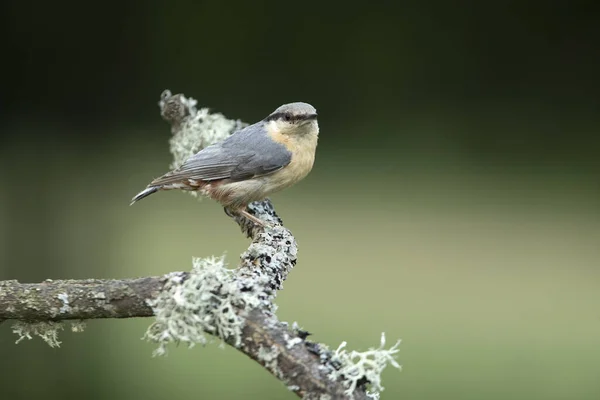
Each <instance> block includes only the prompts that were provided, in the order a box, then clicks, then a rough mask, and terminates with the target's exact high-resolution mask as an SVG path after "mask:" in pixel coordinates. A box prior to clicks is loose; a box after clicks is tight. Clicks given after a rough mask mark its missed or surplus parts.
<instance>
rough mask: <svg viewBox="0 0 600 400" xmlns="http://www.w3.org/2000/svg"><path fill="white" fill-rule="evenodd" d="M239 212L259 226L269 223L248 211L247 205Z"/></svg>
mask: <svg viewBox="0 0 600 400" xmlns="http://www.w3.org/2000/svg"><path fill="white" fill-rule="evenodd" d="M238 212H239V213H240V214H241V215H243V216H244V217H246V218H248V219H249V220H250V221H252V222H254V223H255V224H257V225H259V226H263V227H264V226H267V223H266V222H265V221H262V220H260V219H259V218H256V217H255V216H254V215H252V214H250V213H249V212H248V211H246V208H245V207H244V208H241V209H239V210H238Z"/></svg>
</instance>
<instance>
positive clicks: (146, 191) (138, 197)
mask: <svg viewBox="0 0 600 400" xmlns="http://www.w3.org/2000/svg"><path fill="white" fill-rule="evenodd" d="M159 189H160V186H148V187H147V188H146V189H144V190H142V191H141V192H139V193H138V194H137V195H136V196H135V197H134V198H133V199H131V203H130V204H129V205H130V206H132V205H133V203H135V202H136V201H138V200H141V199H143V198H144V197H146V196H150V195H151V194H152V193H156V192H158V190H159Z"/></svg>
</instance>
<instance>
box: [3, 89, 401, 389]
mask: <svg viewBox="0 0 600 400" xmlns="http://www.w3.org/2000/svg"><path fill="white" fill-rule="evenodd" d="M159 105H160V107H161V114H162V116H163V118H164V119H165V120H167V121H169V122H170V123H171V125H172V132H173V134H174V136H173V138H172V139H171V152H172V153H173V155H174V159H175V161H174V166H177V165H179V164H180V163H181V162H182V161H183V160H184V159H186V158H187V157H189V156H190V155H191V154H193V153H195V152H197V151H198V150H200V148H202V147H204V146H207V145H209V144H211V143H212V142H215V141H218V140H221V139H223V138H224V137H225V136H226V135H228V134H231V133H232V132H233V131H235V130H237V129H239V128H240V127H242V126H243V125H244V124H243V123H241V122H240V121H231V120H227V119H225V118H224V117H223V116H222V115H221V114H210V113H209V112H208V110H207V109H201V110H196V108H195V100H193V99H187V98H185V97H184V96H183V95H175V96H171V94H170V92H168V91H165V92H164V93H163V95H162V97H161V101H160V103H159ZM249 212H251V213H252V214H254V215H256V216H257V217H259V218H260V219H261V220H263V221H266V222H268V223H269V224H270V227H267V228H265V229H263V228H259V227H257V226H255V225H254V224H253V223H251V222H249V221H247V220H245V219H243V218H242V217H240V216H233V218H234V219H235V221H236V222H237V223H238V224H239V225H240V227H241V229H242V231H243V232H244V233H245V234H246V235H247V236H248V237H250V238H252V239H253V241H252V243H251V244H250V247H249V248H248V250H247V251H246V252H244V253H243V254H242V256H241V262H240V265H239V266H238V267H237V269H235V270H230V269H227V268H225V265H224V263H223V259H215V258H212V259H196V260H194V268H193V269H192V271H191V272H173V273H170V274H167V275H165V276H158V277H145V278H137V279H123V280H99V279H87V280H47V281H44V282H41V283H34V284H31V283H19V282H17V281H14V280H10V281H1V282H0V324H1V323H2V322H3V321H4V320H7V319H14V320H19V321H25V322H26V323H33V324H34V325H35V324H36V323H46V324H47V323H48V322H57V321H63V320H85V319H97V318H131V317H150V316H155V322H154V323H153V324H152V325H151V326H150V328H149V329H148V332H147V333H146V337H147V338H148V339H149V340H151V341H154V342H157V343H159V345H160V347H159V349H158V350H157V353H158V354H161V353H163V352H165V351H166V345H167V344H168V343H171V342H185V343H188V344H190V345H193V344H195V343H203V342H205V340H206V339H205V336H204V334H205V333H209V334H212V335H216V336H219V337H220V338H222V339H223V340H224V341H225V342H227V343H228V344H230V345H232V346H233V347H235V348H237V349H239V350H240V351H241V352H243V353H244V354H246V355H247V356H249V357H250V358H252V359H253V360H255V361H257V362H258V363H259V364H260V365H262V366H263V367H264V368H266V369H267V370H268V371H269V372H271V373H272V374H273V375H274V376H275V377H277V378H278V379H280V380H281V381H282V382H284V384H286V385H287V387H288V388H289V389H290V390H291V391H293V392H294V393H296V394H297V395H298V396H301V397H303V398H307V399H366V398H369V394H368V393H367V392H366V388H365V386H366V384H367V383H370V384H371V385H372V386H373V387H374V389H375V390H382V389H383V388H382V387H381V385H380V380H379V379H380V378H379V374H380V372H381V370H383V368H385V366H386V365H387V364H388V363H392V364H393V365H396V366H397V364H395V361H393V357H394V354H395V353H396V352H397V349H396V347H397V344H396V346H393V347H392V348H391V349H389V350H384V349H383V345H384V341H383V338H382V345H381V347H380V348H379V349H377V350H372V351H370V352H365V353H356V352H353V353H351V354H347V353H346V352H345V350H343V347H344V345H345V344H342V346H340V348H339V349H338V350H337V351H335V352H331V351H329V350H328V349H327V347H326V346H324V345H320V344H317V343H314V342H311V341H308V340H306V337H307V336H308V333H307V332H305V331H303V330H301V329H298V328H297V327H295V326H294V327H290V326H288V324H287V323H285V322H281V321H279V320H278V319H277V317H276V316H275V315H274V309H275V306H274V303H273V300H274V299H275V296H276V294H277V291H278V290H281V289H282V288H283V282H284V281H285V279H286V278H287V276H288V273H289V272H290V271H291V269H292V268H293V267H294V265H295V264H296V253H297V247H296V241H295V239H294V237H293V236H292V234H291V232H290V231H289V230H287V229H286V228H284V227H283V226H282V222H281V219H280V218H279V217H278V216H277V214H276V213H275V210H274V208H273V206H272V204H271V202H270V201H269V200H265V201H262V202H256V203H252V204H251V205H250V206H249ZM23 326H25V328H24V327H23ZM39 329H41V328H35V329H33V330H32V331H31V332H33V333H36V334H38V335H40V336H42V334H40V333H39ZM23 330H25V333H23V332H22V331H23ZM15 331H18V332H19V333H20V334H21V337H25V336H29V333H27V328H26V325H23V324H21V325H19V328H18V329H16V330H15ZM53 334H54V335H55V334H56V332H55V331H54V333H53ZM357 357H358V358H359V361H358V362H356V361H354V360H355V359H356V358H357Z"/></svg>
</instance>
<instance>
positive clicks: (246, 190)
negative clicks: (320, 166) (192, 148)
mask: <svg viewBox="0 0 600 400" xmlns="http://www.w3.org/2000/svg"><path fill="white" fill-rule="evenodd" d="M318 136H319V125H318V123H317V110H316V109H315V108H314V107H313V106H311V105H310V104H307V103H290V104H284V105H282V106H281V107H279V108H278V109H276V110H275V111H273V112H272V113H271V114H270V115H269V116H268V117H266V118H265V119H263V120H262V121H260V122H257V123H255V124H253V125H250V126H247V127H245V128H243V129H240V130H239V131H237V132H235V133H233V134H232V135H231V136H229V137H227V139H225V140H223V141H222V142H219V143H215V144H213V145H211V146H208V147H205V148H204V149H202V150H201V151H199V152H198V153H196V154H194V155H193V156H191V157H190V158H188V159H187V160H185V161H184V162H183V164H182V165H181V166H180V167H179V168H177V169H175V170H173V171H170V172H168V173H166V174H165V175H163V176H161V177H159V178H156V179H155V180H153V181H152V182H150V184H149V185H148V186H147V187H146V189H144V190H143V191H141V192H140V193H139V194H138V195H137V196H135V197H134V198H133V199H132V200H131V204H133V203H135V202H136V201H138V200H141V199H143V198H144V197H146V196H149V195H151V194H152V193H155V192H157V191H159V190H171V189H181V190H195V191H200V193H202V194H203V195H205V196H207V197H210V198H212V199H214V200H216V201H218V202H219V203H221V204H222V205H223V206H225V208H226V209H229V210H231V211H233V212H237V213H239V214H241V215H243V216H244V217H246V218H248V219H250V220H251V221H253V222H255V223H257V224H259V225H262V226H264V225H265V224H264V222H263V221H261V220H260V219H258V218H256V217H255V216H253V215H252V214H250V213H248V211H247V210H246V206H247V205H248V204H249V203H251V202H253V201H258V200H263V199H265V198H266V197H267V196H268V195H270V194H271V193H274V192H276V191H279V190H282V189H285V188H287V187H289V186H292V185H293V184H295V183H297V182H298V181H300V180H301V179H303V178H304V177H306V175H308V173H309V172H310V170H311V169H312V166H313V163H314V161H315V151H316V148H317V139H318Z"/></svg>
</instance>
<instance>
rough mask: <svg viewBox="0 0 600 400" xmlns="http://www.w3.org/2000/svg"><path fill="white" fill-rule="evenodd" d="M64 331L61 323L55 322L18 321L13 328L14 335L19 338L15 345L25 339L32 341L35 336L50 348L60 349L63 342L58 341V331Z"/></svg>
mask: <svg viewBox="0 0 600 400" xmlns="http://www.w3.org/2000/svg"><path fill="white" fill-rule="evenodd" d="M62 329H63V325H62V324H61V323H60V322H53V321H40V322H24V321H17V322H15V323H14V324H13V326H12V331H13V333H15V334H17V335H18V336H19V338H18V339H17V341H16V342H15V344H18V343H20V342H21V341H23V340H24V339H28V340H31V339H33V336H39V337H40V338H41V339H42V340H43V341H44V342H46V343H47V344H48V346H50V347H60V343H61V342H59V341H58V331H59V330H62Z"/></svg>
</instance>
